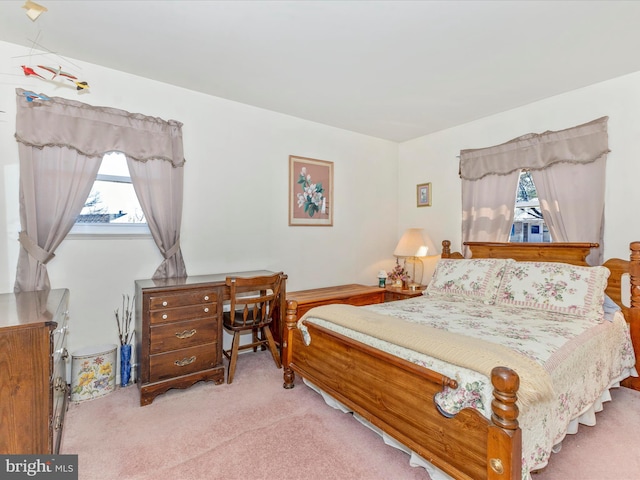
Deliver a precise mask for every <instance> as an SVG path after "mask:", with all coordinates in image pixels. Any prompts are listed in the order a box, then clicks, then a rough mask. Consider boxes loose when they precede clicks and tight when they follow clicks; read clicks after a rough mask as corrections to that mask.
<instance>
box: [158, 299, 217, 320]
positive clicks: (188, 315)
mask: <svg viewBox="0 0 640 480" xmlns="http://www.w3.org/2000/svg"><path fill="white" fill-rule="evenodd" d="M216 308H217V306H216V304H215V303H206V304H203V305H193V306H187V307H179V308H165V309H163V310H155V311H152V312H149V321H150V323H151V325H155V324H159V323H170V322H180V321H183V320H192V319H196V318H211V317H215V316H216V313H217V312H216Z"/></svg>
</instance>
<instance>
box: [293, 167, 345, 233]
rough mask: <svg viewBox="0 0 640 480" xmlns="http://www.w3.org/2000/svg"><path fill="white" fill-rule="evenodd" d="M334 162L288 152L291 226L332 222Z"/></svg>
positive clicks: (318, 225) (324, 224)
mask: <svg viewBox="0 0 640 480" xmlns="http://www.w3.org/2000/svg"><path fill="white" fill-rule="evenodd" d="M333 210H334V205H333V162H328V161H326V160H317V159H315V158H307V157H299V156H296V155H289V226H315V227H331V226H333Z"/></svg>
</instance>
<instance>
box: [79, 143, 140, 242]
mask: <svg viewBox="0 0 640 480" xmlns="http://www.w3.org/2000/svg"><path fill="white" fill-rule="evenodd" d="M70 233H71V234H76V235H77V234H88V235H139V234H144V235H149V227H148V226H147V222H146V219H145V218H144V213H143V212H142V208H141V207H140V202H138V197H137V196H136V192H135V190H134V189H133V184H132V183H131V176H130V174H129V167H128V166H127V159H126V157H125V156H124V155H123V154H122V153H120V152H110V153H107V154H106V155H105V156H104V157H103V158H102V164H101V165H100V169H99V170H98V175H97V177H96V181H95V182H94V184H93V188H92V189H91V193H89V196H88V197H87V201H86V202H85V205H84V208H83V209H82V211H81V212H80V215H78V217H77V218H76V223H75V225H74V227H73V228H72V229H71V232H70Z"/></svg>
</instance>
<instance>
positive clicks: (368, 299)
mask: <svg viewBox="0 0 640 480" xmlns="http://www.w3.org/2000/svg"><path fill="white" fill-rule="evenodd" d="M384 297H385V289H384V288H380V287H369V286H366V285H358V284H355V283H352V284H349V285H338V286H336V287H325V288H313V289H311V290H300V291H297V292H289V293H288V294H287V300H295V301H296V302H298V318H300V317H302V315H304V314H305V313H307V312H308V311H309V310H310V309H312V308H313V307H318V306H320V305H329V304H332V303H344V304H347V305H356V306H361V305H371V304H374V303H383V302H384Z"/></svg>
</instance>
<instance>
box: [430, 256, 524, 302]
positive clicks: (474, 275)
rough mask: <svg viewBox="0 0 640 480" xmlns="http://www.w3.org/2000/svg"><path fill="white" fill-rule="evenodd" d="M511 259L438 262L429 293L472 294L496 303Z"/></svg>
mask: <svg viewBox="0 0 640 480" xmlns="http://www.w3.org/2000/svg"><path fill="white" fill-rule="evenodd" d="M511 263H514V260H511V259H502V258H478V259H461V260H455V259H446V258H443V259H441V260H439V261H438V264H437V265H436V270H435V272H434V273H433V277H432V278H431V281H430V282H429V285H428V286H427V288H426V290H425V292H424V293H425V295H456V296H464V297H471V298H474V299H477V300H481V301H483V302H484V303H487V304H492V303H494V302H495V300H496V295H497V293H498V287H499V286H500V280H501V279H502V276H503V274H504V272H505V269H506V267H507V265H508V264H511Z"/></svg>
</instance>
